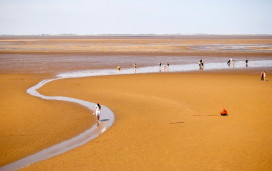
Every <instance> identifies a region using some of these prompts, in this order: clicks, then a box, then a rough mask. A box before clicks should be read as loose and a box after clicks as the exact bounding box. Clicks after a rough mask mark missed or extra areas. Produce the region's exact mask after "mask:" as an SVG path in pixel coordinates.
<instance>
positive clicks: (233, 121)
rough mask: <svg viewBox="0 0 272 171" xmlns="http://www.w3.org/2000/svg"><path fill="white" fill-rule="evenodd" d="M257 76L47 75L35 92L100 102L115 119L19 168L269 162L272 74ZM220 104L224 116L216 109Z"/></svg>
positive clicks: (232, 166)
mask: <svg viewBox="0 0 272 171" xmlns="http://www.w3.org/2000/svg"><path fill="white" fill-rule="evenodd" d="M259 77H260V76H259V74H246V73H207V72H205V73H171V74H165V73H162V74H137V75H120V76H103V77H90V78H80V79H67V80H60V81H55V82H52V83H49V84H48V85H46V86H45V87H43V88H42V89H41V90H40V92H41V93H42V94H45V95H62V96H69V97H75V98H79V99H84V100H89V101H93V102H100V103H101V104H103V105H106V106H108V107H110V108H111V109H112V110H113V112H114V113H115V116H116V121H115V123H114V125H113V126H112V127H111V128H110V129H109V130H108V131H106V132H105V133H104V134H103V135H101V136H100V137H99V138H97V139H95V140H93V141H91V142H89V143H87V144H86V145H83V146H81V147H79V148H76V149H74V150H71V151H69V152H67V153H64V154H62V155H59V156H57V157H54V158H52V159H48V160H45V161H42V162H39V163H36V164H33V165H31V166H29V167H26V168H25V169H23V170H29V169H30V170H170V169H171V170H173V169H174V170H271V169H272V165H271V164H272V158H271V156H272V143H271V142H272V137H271V130H272V126H271V125H272V124H271V123H272V118H271V113H272V109H271V106H270V105H271V102H272V99H271V94H272V82H271V81H270V80H269V81H267V82H262V81H260V78H259ZM268 79H269V78H268ZM63 87H65V89H64V88H63ZM67 90H69V91H67ZM83 92H84V93H83ZM223 108H225V109H227V111H228V113H229V115H228V116H220V114H219V112H220V111H221V110H222V109H223Z"/></svg>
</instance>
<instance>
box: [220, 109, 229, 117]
mask: <svg viewBox="0 0 272 171" xmlns="http://www.w3.org/2000/svg"><path fill="white" fill-rule="evenodd" d="M220 114H221V115H222V116H225V115H228V112H227V110H226V109H223V110H222V111H221V112H220Z"/></svg>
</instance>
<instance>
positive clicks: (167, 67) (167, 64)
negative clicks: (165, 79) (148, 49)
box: [166, 62, 169, 71]
mask: <svg viewBox="0 0 272 171" xmlns="http://www.w3.org/2000/svg"><path fill="white" fill-rule="evenodd" d="M166 70H167V71H169V63H168V62H166Z"/></svg>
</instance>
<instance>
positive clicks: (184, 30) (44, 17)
mask: <svg viewBox="0 0 272 171" xmlns="http://www.w3.org/2000/svg"><path fill="white" fill-rule="evenodd" d="M0 34H2V35H3V34H5V35H39V34H53V35H56V34H79V35H86V34H88V35H93V34H272V0H0Z"/></svg>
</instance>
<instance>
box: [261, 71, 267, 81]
mask: <svg viewBox="0 0 272 171" xmlns="http://www.w3.org/2000/svg"><path fill="white" fill-rule="evenodd" d="M261 81H266V72H265V71H263V72H262V73H261Z"/></svg>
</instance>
